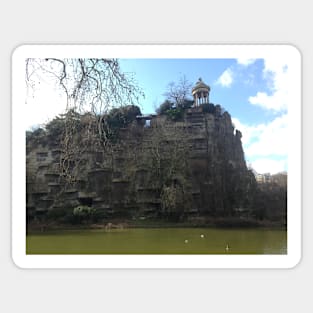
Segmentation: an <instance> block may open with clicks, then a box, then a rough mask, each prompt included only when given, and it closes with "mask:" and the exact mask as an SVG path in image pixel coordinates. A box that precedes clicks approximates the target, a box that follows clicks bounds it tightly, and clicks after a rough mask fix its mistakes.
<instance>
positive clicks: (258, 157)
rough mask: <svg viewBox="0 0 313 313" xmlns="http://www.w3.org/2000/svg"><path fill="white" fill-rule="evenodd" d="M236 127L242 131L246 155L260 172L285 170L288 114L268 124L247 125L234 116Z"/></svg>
mask: <svg viewBox="0 0 313 313" xmlns="http://www.w3.org/2000/svg"><path fill="white" fill-rule="evenodd" d="M232 121H233V123H234V125H235V127H236V128H237V129H238V130H240V131H241V133H242V144H243V148H244V151H245V156H246V158H247V159H248V160H249V162H250V163H252V167H253V168H254V169H255V170H256V171H257V172H259V173H265V172H270V173H275V172H277V171H282V170H285V169H286V168H285V167H286V159H287V155H288V143H289V142H288V117H287V114H284V115H282V116H279V117H277V118H275V119H274V120H273V121H271V122H269V123H267V124H258V125H246V124H243V123H241V122H240V121H239V119H237V118H232Z"/></svg>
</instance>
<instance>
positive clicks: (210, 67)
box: [27, 58, 290, 174]
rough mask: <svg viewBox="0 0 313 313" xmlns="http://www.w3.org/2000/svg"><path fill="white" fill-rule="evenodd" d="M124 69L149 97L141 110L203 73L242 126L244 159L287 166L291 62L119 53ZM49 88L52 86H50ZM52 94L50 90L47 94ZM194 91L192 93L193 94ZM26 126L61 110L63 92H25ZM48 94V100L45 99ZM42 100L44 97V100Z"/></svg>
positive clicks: (276, 168) (267, 168)
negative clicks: (136, 56)
mask: <svg viewBox="0 0 313 313" xmlns="http://www.w3.org/2000/svg"><path fill="white" fill-rule="evenodd" d="M119 62H120V67H121V70H122V71H123V72H125V73H128V74H130V75H132V76H134V78H135V80H136V81H137V84H138V85H139V87H141V89H142V90H143V92H144V94H145V97H144V98H142V99H141V100H140V108H141V111H142V113H144V114H148V113H154V112H155V110H156V108H157V107H158V106H159V105H160V104H161V103H162V102H163V101H164V100H165V96H164V93H165V92H166V90H167V86H168V84H169V83H171V82H178V81H179V79H180V78H181V77H183V76H184V77H185V78H186V79H187V80H188V81H189V82H190V83H191V84H192V85H194V84H195V83H196V82H197V81H198V79H199V78H202V80H203V81H204V82H205V83H206V84H208V85H209V86H210V88H211V91H210V102H211V103H214V104H220V105H221V106H222V107H223V108H224V109H225V110H226V111H228V112H229V114H230V115H231V117H232V121H233V123H234V125H235V127H236V128H237V129H239V130H240V131H241V132H242V144H243V148H244V153H245V159H246V162H247V164H248V165H249V166H251V167H252V168H253V169H255V170H256V171H257V172H258V173H271V174H274V173H278V172H281V171H287V147H288V142H287V138H288V136H287V108H288V83H289V78H290V77H289V72H288V64H285V63H284V62H283V61H280V60H279V59H277V58H276V59H190V58H189V59H120V60H119ZM49 88H50V89H49ZM47 95H48V96H47ZM190 96H191V95H190ZM27 97H28V98H29V99H30V100H29V101H28V106H29V112H30V114H29V116H28V120H27V123H28V125H27V127H28V128H32V127H35V126H34V125H38V124H41V123H45V122H47V121H48V120H51V119H52V118H53V117H54V116H56V115H57V114H60V113H62V112H63V110H64V108H62V105H57V103H60V95H59V94H58V92H57V91H56V90H51V87H50V86H49V82H46V81H41V87H40V88H38V90H37V91H36V94H35V95H33V94H32V95H27ZM47 99H48V100H47ZM38 103H46V105H45V106H42V105H38Z"/></svg>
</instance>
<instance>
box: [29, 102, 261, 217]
mask: <svg viewBox="0 0 313 313" xmlns="http://www.w3.org/2000/svg"><path fill="white" fill-rule="evenodd" d="M150 119H151V120H150V122H149V123H145V121H144V119H140V118H137V120H135V121H133V122H132V123H131V124H130V125H128V126H127V127H126V128H123V129H120V130H119V133H118V140H117V141H116V142H115V143H113V144H112V145H110V147H106V148H103V147H101V146H97V145H89V146H88V148H86V149H84V150H83V151H81V152H80V153H76V154H74V157H73V158H72V163H73V164H72V163H68V164H67V165H68V167H69V168H71V167H72V168H73V172H75V175H74V179H72V181H71V182H70V183H69V182H68V181H66V179H64V177H63V176H62V175H61V174H60V164H61V163H62V162H64V157H63V154H64V152H63V151H62V148H61V144H60V140H59V139H58V137H57V136H50V137H49V134H47V133H44V132H43V133H42V134H39V135H38V136H37V137H36V140H35V139H34V136H32V137H31V139H28V140H27V153H26V156H27V157H26V162H27V214H28V217H29V218H30V219H31V218H33V217H34V216H52V217H60V216H61V217H62V216H63V215H64V214H65V215H66V214H67V213H66V212H68V213H69V214H70V213H71V212H72V211H73V208H75V207H77V206H79V205H84V206H89V207H92V208H93V209H95V211H96V212H97V215H98V216H99V217H103V218H107V217H108V218H109V217H126V218H149V217H151V218H152V217H162V216H165V217H172V218H177V219H179V218H182V217H186V216H215V217H216V216H217V217H218V216H230V215H235V214H237V213H238V212H246V211H247V210H249V208H251V205H252V204H251V201H252V198H251V197H252V194H253V192H254V190H255V188H256V183H255V179H254V176H253V174H252V173H251V172H250V171H249V170H248V169H247V167H246V163H245V159H244V153H243V149H242V144H241V133H240V131H238V130H236V131H234V127H233V125H232V122H231V117H230V115H229V114H228V112H223V113H222V112H221V108H220V107H219V106H216V107H215V111H214V113H205V112H203V109H202V107H194V108H190V109H187V110H185V112H184V116H183V118H182V119H181V120H179V121H172V120H168V118H167V117H166V116H162V115H158V116H155V117H151V118H150ZM75 136H76V135H75ZM74 165H75V166H74ZM64 212H65V213H64Z"/></svg>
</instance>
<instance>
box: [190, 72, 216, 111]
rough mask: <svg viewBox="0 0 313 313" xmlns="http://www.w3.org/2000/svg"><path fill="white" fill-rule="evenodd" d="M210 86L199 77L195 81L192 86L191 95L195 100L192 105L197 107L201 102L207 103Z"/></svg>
mask: <svg viewBox="0 0 313 313" xmlns="http://www.w3.org/2000/svg"><path fill="white" fill-rule="evenodd" d="M210 90H211V88H210V86H209V85H206V84H205V83H204V82H203V81H202V79H201V78H199V80H198V81H197V83H196V85H195V86H194V87H193V88H192V95H193V98H194V100H195V102H194V104H193V105H194V106H195V107H197V106H199V105H200V104H203V103H209V94H210Z"/></svg>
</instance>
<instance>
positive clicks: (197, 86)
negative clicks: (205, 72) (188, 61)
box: [192, 78, 211, 94]
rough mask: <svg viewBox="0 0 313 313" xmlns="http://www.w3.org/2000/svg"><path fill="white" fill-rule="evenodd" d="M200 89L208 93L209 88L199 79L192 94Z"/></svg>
mask: <svg viewBox="0 0 313 313" xmlns="http://www.w3.org/2000/svg"><path fill="white" fill-rule="evenodd" d="M200 89H206V90H207V91H210V89H211V88H210V86H209V85H207V84H205V83H204V82H203V81H202V79H201V78H199V80H198V81H197V83H196V85H195V86H194V87H193V88H192V94H194V93H195V92H197V91H198V90H200Z"/></svg>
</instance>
